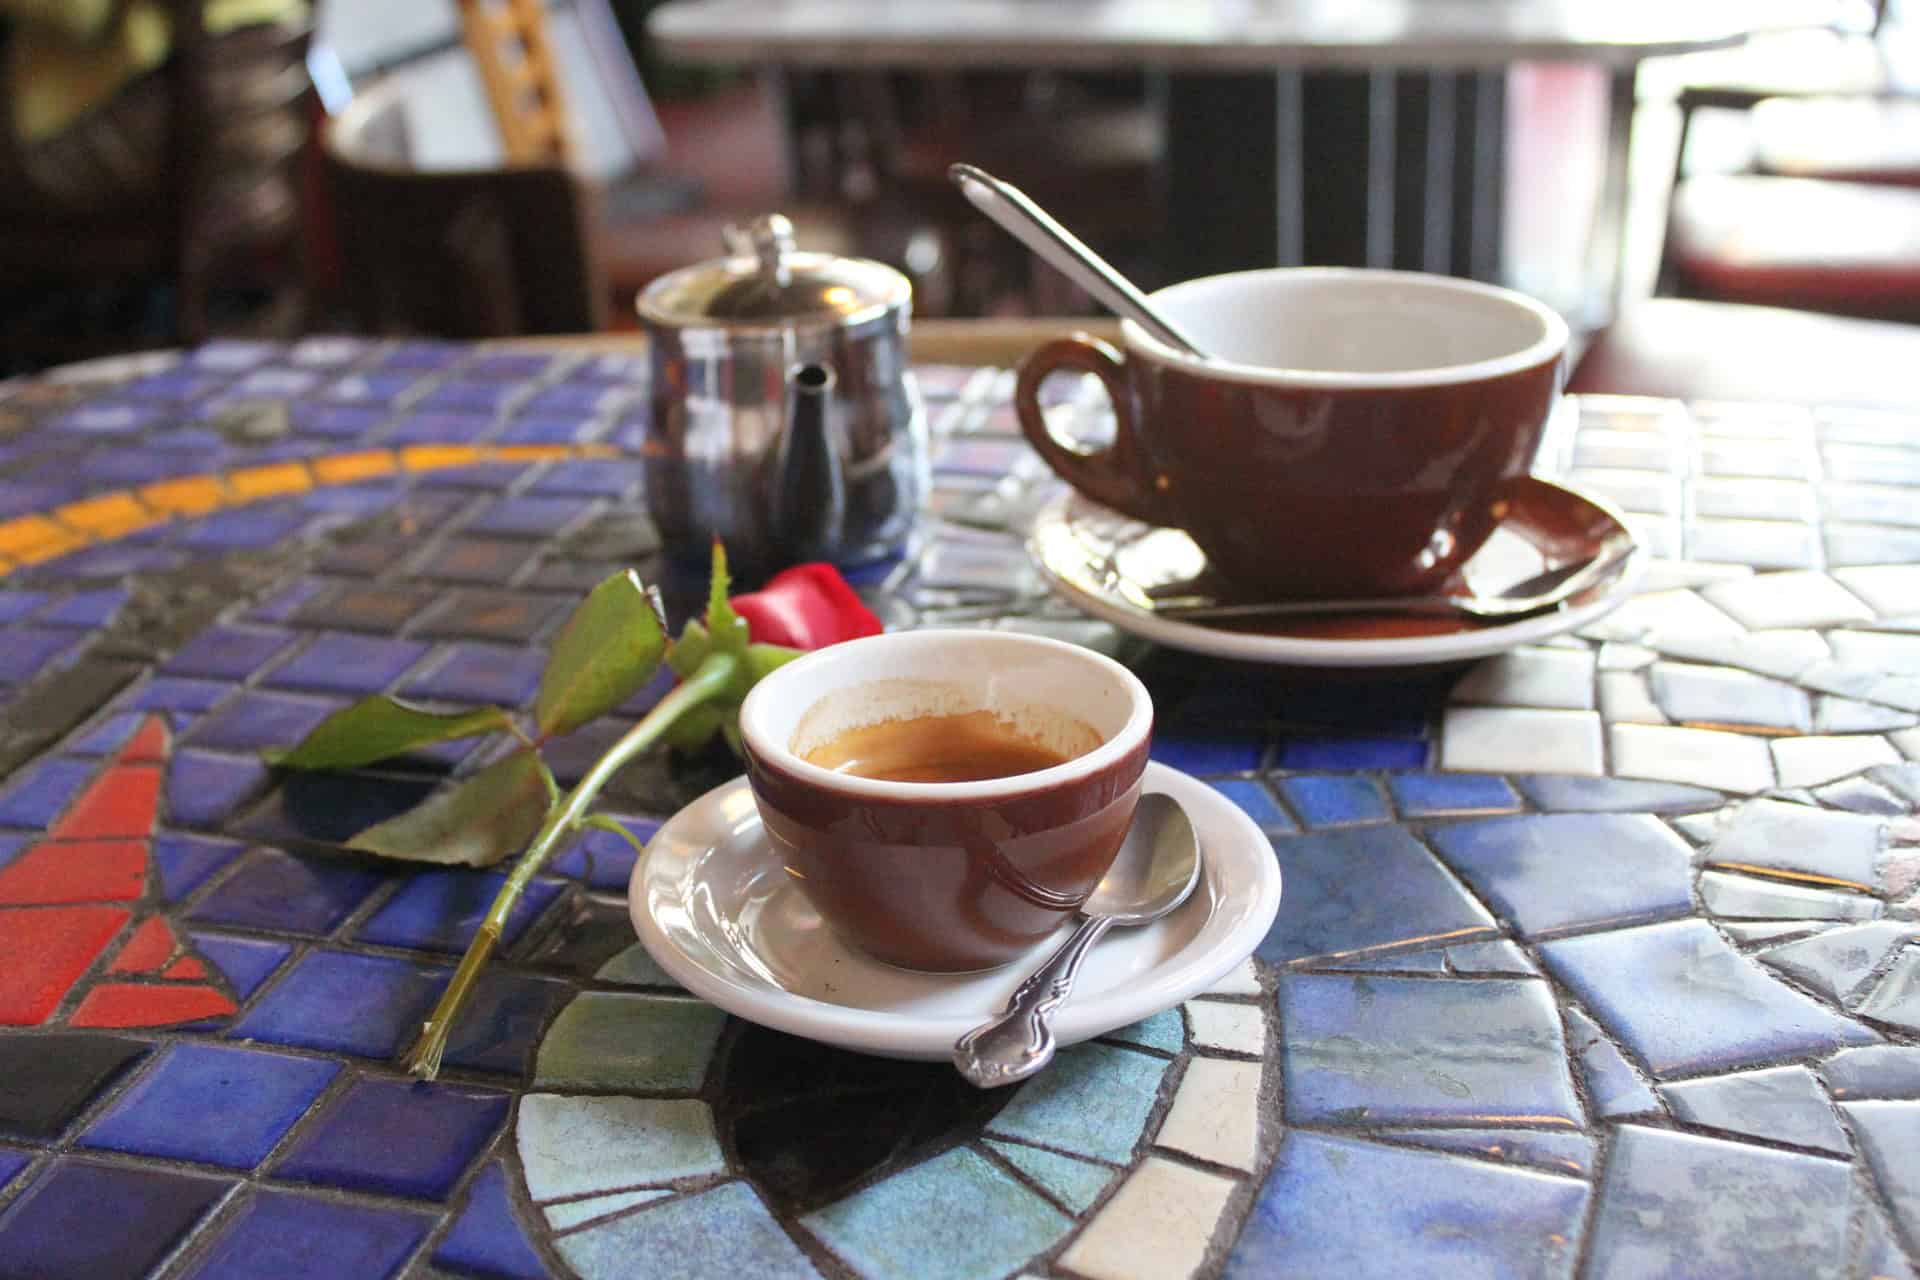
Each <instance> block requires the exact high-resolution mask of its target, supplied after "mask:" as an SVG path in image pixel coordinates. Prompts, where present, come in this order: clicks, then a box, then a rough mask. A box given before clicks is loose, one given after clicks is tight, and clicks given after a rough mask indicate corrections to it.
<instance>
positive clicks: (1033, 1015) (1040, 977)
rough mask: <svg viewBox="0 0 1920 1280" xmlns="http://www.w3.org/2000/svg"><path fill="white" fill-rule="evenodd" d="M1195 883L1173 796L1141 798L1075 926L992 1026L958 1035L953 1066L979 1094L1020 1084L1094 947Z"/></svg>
mask: <svg viewBox="0 0 1920 1280" xmlns="http://www.w3.org/2000/svg"><path fill="white" fill-rule="evenodd" d="M1199 882H1200V840H1199V837H1198V836H1196V835H1195V834H1194V831H1193V823H1192V822H1191V821H1190V820H1189V819H1188V817H1187V812H1186V810H1185V809H1182V808H1181V807H1180V802H1179V801H1177V800H1175V799H1174V798H1173V797H1172V796H1169V795H1163V794H1160V793H1158V792H1155V793H1154V794H1152V795H1145V796H1141V797H1140V803H1139V804H1138V805H1137V806H1135V808H1134V811H1133V826H1132V827H1130V828H1128V830H1127V836H1126V839H1125V840H1124V841H1122V842H1121V845H1120V852H1119V853H1117V854H1115V855H1114V859H1113V865H1112V866H1111V867H1109V868H1108V869H1107V874H1106V875H1105V876H1104V877H1103V878H1102V879H1101V881H1100V883H1099V884H1098V885H1096V886H1094V890H1093V892H1092V893H1091V894H1090V895H1088V897H1087V900H1086V902H1085V903H1084V904H1083V905H1082V906H1081V908H1080V917H1081V919H1080V925H1079V927H1078V928H1076V929H1075V930H1074V931H1073V933H1072V935H1071V936H1069V937H1068V938H1067V940H1066V941H1065V942H1063V943H1061V944H1060V947H1059V949H1058V950H1056V951H1055V952H1054V953H1053V954H1052V955H1051V956H1049V957H1047V962H1046V963H1045V964H1043V965H1041V966H1040V967H1039V968H1038V969H1036V970H1034V971H1033V973H1032V975H1031V976H1029V977H1028V978H1027V980H1026V981H1025V982H1022V983H1021V984H1020V986H1019V987H1018V988H1017V989H1016V990H1015V991H1014V993H1013V996H1012V998H1011V999H1009V1000H1008V1001H1007V1005H1006V1008H1005V1009H1003V1010H1002V1011H1001V1012H1000V1015H999V1016H998V1017H996V1018H994V1019H993V1020H992V1021H991V1022H987V1023H983V1024H982V1025H980V1026H978V1027H975V1028H974V1029H973V1030H972V1031H969V1032H967V1034H965V1035H964V1036H961V1037H960V1039H959V1041H958V1042H956V1043H955V1044H954V1046H953V1065H954V1066H955V1067H957V1068H959V1070H960V1074H961V1075H963V1076H965V1077H966V1079H967V1082H968V1083H969V1084H972V1085H976V1086H978V1087H979V1088H982V1089H994V1088H998V1087H999V1086H1001V1085H1008V1084H1013V1083H1015V1082H1016V1081H1020V1080H1024V1079H1026V1078H1027V1077H1028V1076H1030V1075H1032V1074H1033V1073H1034V1072H1036V1071H1038V1070H1040V1068H1042V1067H1044V1066H1046V1065H1047V1063H1049V1062H1051V1061H1053V1052H1054V1048H1055V1041H1054V1035H1053V1015H1054V1013H1055V1012H1056V1011H1057V1010H1058V1009H1059V1008H1060V1006H1061V1005H1062V1004H1064V1003H1066V999H1067V996H1068V995H1069V994H1071V993H1072V991H1073V982H1074V979H1075V978H1076V977H1078V976H1079V973H1080V965H1081V963H1082V962H1083V961H1085V960H1086V958H1087V955H1088V953H1090V952H1091V951H1092V950H1093V947H1094V944H1095V943H1097V942H1099V941H1100V939H1101V938H1102V937H1104V936H1105V935H1106V932H1107V930H1108V929H1111V928H1113V927H1114V926H1115V925H1120V926H1122V927H1127V926H1132V925H1142V924H1146V923H1148V922H1150V921H1153V920H1158V919H1159V918H1160V917H1161V916H1164V915H1166V914H1167V913H1168V912H1169V911H1172V910H1173V909H1174V908H1175V907H1177V906H1179V905H1180V904H1181V903H1183V902H1185V901H1186V900H1187V898H1188V896H1189V895H1191V894H1192V893H1193V887H1194V886H1195V885H1196V884H1198V883H1199Z"/></svg>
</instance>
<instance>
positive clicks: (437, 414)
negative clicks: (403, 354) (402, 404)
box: [383, 397, 493, 475]
mask: <svg viewBox="0 0 1920 1280" xmlns="http://www.w3.org/2000/svg"><path fill="white" fill-rule="evenodd" d="M421 404H422V406H423V407H424V408H425V409H426V412H420V413H408V414H407V415H406V416H405V417H403V418H401V419H400V420H399V421H398V422H396V423H394V424H393V426H392V427H391V428H390V429H389V430H388V431H387V433H386V435H385V436H384V437H383V440H384V443H386V444H390V445H404V444H471V443H473V442H474V441H476V440H483V439H486V438H487V437H488V436H489V435H491V434H492V428H493V420H492V417H491V416H490V415H489V414H487V413H486V412H484V411H483V412H477V413H476V412H469V411H468V410H467V408H466V407H465V406H463V405H460V404H456V403H450V402H448V401H446V400H437V401H436V400H434V399H433V398H431V397H429V398H428V399H427V400H424V401H422V402H421ZM431 474H432V473H429V475H431Z"/></svg>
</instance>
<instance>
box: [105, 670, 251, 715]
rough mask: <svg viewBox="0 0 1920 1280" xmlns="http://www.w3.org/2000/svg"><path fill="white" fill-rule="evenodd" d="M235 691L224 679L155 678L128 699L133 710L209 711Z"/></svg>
mask: <svg viewBox="0 0 1920 1280" xmlns="http://www.w3.org/2000/svg"><path fill="white" fill-rule="evenodd" d="M232 692H233V686H232V685H231V684H229V683H227V682H226V681H224V680H189V679H183V678H180V677H177V676H155V677H153V678H152V679H151V680H149V681H147V682H146V684H144V685H142V686H141V687H140V688H138V689H137V690H135V692H134V693H133V695H132V696H131V697H130V698H129V699H127V701H126V706H127V709H128V710H131V711H206V710H208V709H209V708H211V707H214V706H216V705H218V704H219V702H220V701H221V699H223V698H225V697H226V696H227V695H228V694H229V693H232Z"/></svg>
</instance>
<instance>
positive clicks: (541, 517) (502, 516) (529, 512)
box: [462, 497, 592, 538]
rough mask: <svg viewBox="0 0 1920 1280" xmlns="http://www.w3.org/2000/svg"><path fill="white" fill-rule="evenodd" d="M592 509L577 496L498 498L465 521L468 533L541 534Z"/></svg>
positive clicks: (527, 535) (506, 535)
mask: <svg viewBox="0 0 1920 1280" xmlns="http://www.w3.org/2000/svg"><path fill="white" fill-rule="evenodd" d="M591 509H592V504H591V502H590V501H587V500H583V499H580V498H532V497H524V498H501V499H499V500H497V501H495V502H492V503H489V504H488V505H487V506H486V508H485V509H484V510H482V511H481V512H480V514H479V515H477V516H475V517H473V518H472V519H471V520H469V521H467V522H466V524H465V525H464V526H462V527H463V529H464V530H465V531H466V532H468V533H484V534H497V535H501V536H505V537H522V538H544V537H548V536H550V535H552V534H556V533H559V532H560V531H561V530H562V529H565V528H566V527H567V526H568V525H570V524H573V523H575V522H576V521H578V520H580V519H582V518H584V517H585V516H586V515H587V514H588V512H589V511H590V510H591Z"/></svg>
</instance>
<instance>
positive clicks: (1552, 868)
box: [1427, 813, 1693, 938]
mask: <svg viewBox="0 0 1920 1280" xmlns="http://www.w3.org/2000/svg"><path fill="white" fill-rule="evenodd" d="M1427 838H1428V839H1429V840H1430V841H1431V842H1432V843H1433V847H1434V849H1435V850H1436V851H1438V853H1439V854H1440V857H1441V859H1442V860H1444V861H1445V862H1446V863H1447V864H1448V865H1449V866H1451V867H1452V868H1453V869H1454V870H1455V871H1457V872H1459V873H1460V875H1461V876H1462V877H1464V878H1465V879H1466V881H1467V883H1468V884H1470V885H1472V886H1473V887H1474V889H1475V890H1476V891H1478V892H1479V894H1480V896H1481V897H1482V898H1484V899H1486V900H1487V901H1488V902H1489V903H1491V904H1492V905H1493V908H1494V910H1495V911H1496V912H1497V913H1499V915H1501V916H1502V917H1503V918H1505V919H1508V920H1511V921H1513V923H1514V924H1515V925H1516V926H1518V928H1519V930H1520V932H1521V933H1522V934H1524V935H1525V936H1527V937H1530V938H1539V937H1545V936H1550V935H1552V934H1554V933H1557V932H1560V931H1562V930H1566V929H1573V928H1582V927H1589V926H1593V925H1603V924H1611V925H1621V924H1637V923H1641V922H1643V921H1647V920H1659V919H1663V918H1665V917H1668V916H1678V915H1685V914H1687V913H1688V912H1690V911H1691V910H1692V909H1693V896H1692V895H1693V884H1692V880H1693V876H1692V868H1691V856H1692V850H1690V849H1689V848H1688V847H1687V843H1686V841H1684V840H1682V839H1681V838H1680V837H1679V836H1676V835H1675V834H1673V832H1672V831H1671V830H1669V829H1668V828H1667V826H1666V825H1665V824H1664V823H1662V822H1661V821H1660V820H1659V819H1658V818H1655V817H1652V816H1650V815H1648V814H1638V813H1637V814H1612V813H1562V814H1544V815H1537V816H1536V815H1529V816H1523V817H1510V818H1488V819H1486V820H1484V821H1476V822H1461V823H1455V824H1450V825H1447V826H1442V827H1436V828H1434V829H1433V830H1432V831H1430V832H1428V833H1427Z"/></svg>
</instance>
